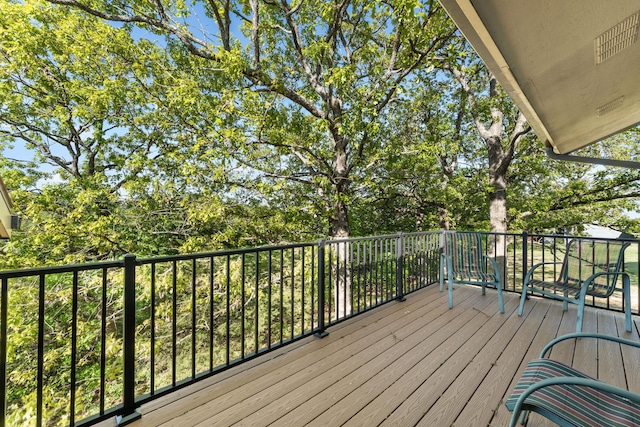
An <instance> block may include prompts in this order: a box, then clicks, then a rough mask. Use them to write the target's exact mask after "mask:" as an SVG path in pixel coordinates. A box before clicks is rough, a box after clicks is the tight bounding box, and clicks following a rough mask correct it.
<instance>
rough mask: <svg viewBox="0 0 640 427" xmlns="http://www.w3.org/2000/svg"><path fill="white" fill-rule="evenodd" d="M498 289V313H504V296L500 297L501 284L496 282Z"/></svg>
mask: <svg viewBox="0 0 640 427" xmlns="http://www.w3.org/2000/svg"><path fill="white" fill-rule="evenodd" d="M496 289H497V290H498V304H499V305H500V313H502V314H504V298H502V285H501V284H500V283H498V284H497V285H496Z"/></svg>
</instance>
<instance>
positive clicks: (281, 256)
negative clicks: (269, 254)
mask: <svg viewBox="0 0 640 427" xmlns="http://www.w3.org/2000/svg"><path fill="white" fill-rule="evenodd" d="M283 251H284V250H283V249H280V266H279V269H280V275H279V280H278V281H279V282H280V304H279V305H280V344H282V342H283V340H284V335H283V334H284V283H283V282H284V271H283V269H284V266H283V265H282V264H283V263H284V253H283Z"/></svg>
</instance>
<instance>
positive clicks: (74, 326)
mask: <svg viewBox="0 0 640 427" xmlns="http://www.w3.org/2000/svg"><path fill="white" fill-rule="evenodd" d="M71 289H72V291H71V292H72V293H73V295H72V296H71V381H70V383H71V384H70V388H69V394H70V396H69V407H70V409H69V425H74V424H75V422H76V419H75V413H76V357H77V352H78V272H77V271H74V272H73V279H72V285H71Z"/></svg>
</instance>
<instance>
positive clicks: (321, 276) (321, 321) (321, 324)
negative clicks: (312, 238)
mask: <svg viewBox="0 0 640 427" xmlns="http://www.w3.org/2000/svg"><path fill="white" fill-rule="evenodd" d="M324 250H325V240H324V239H320V240H318V331H317V332H316V334H315V335H316V336H317V337H318V338H324V337H326V336H327V335H329V333H328V332H327V331H326V330H325V329H326V326H325V318H324V285H325V283H324V282H325V273H324V265H325V259H324V253H325V252H324Z"/></svg>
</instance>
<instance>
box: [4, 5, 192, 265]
mask: <svg viewBox="0 0 640 427" xmlns="http://www.w3.org/2000/svg"><path fill="white" fill-rule="evenodd" d="M2 10H3V14H2V16H0V28H2V31H1V32H0V33H1V34H0V77H1V78H0V82H1V83H0V98H2V99H3V103H2V106H0V141H2V142H4V143H5V144H8V145H11V144H14V143H20V144H24V145H25V146H26V148H28V149H30V150H32V151H34V152H35V156H36V157H35V159H34V162H33V163H31V164H27V165H23V164H22V163H20V162H12V161H7V160H5V162H4V163H3V168H4V171H5V172H4V173H6V176H7V178H8V180H9V182H11V181H12V180H14V183H20V184H22V185H21V186H20V187H19V188H18V187H16V191H15V192H14V197H15V198H16V202H17V206H19V207H20V209H21V212H20V213H21V215H22V216H23V218H24V225H25V232H24V233H22V235H23V236H24V238H23V239H21V238H20V233H18V236H16V239H15V240H14V241H12V243H11V245H12V246H13V248H14V250H13V251H10V254H11V253H16V254H17V256H18V257H21V256H22V257H24V258H29V257H28V256H26V254H27V253H29V254H30V257H31V258H30V259H31V261H30V262H34V263H36V264H41V263H50V262H56V261H57V262H59V261H61V260H65V261H70V262H77V261H82V260H88V259H101V258H107V257H113V256H116V255H120V254H122V253H126V252H129V251H136V252H142V253H149V252H151V253H153V252H155V251H157V250H158V249H157V248H158V247H164V248H175V247H176V245H179V242H178V241H176V240H175V239H172V236H175V235H176V234H177V233H179V230H180V229H181V228H182V227H184V218H185V215H184V212H183V210H182V209H181V207H180V203H176V201H177V200H178V199H179V198H181V197H182V193H181V192H180V188H177V189H176V188H173V189H172V188H171V186H168V185H163V184H166V183H167V182H169V179H167V172H166V171H170V170H172V169H171V168H173V170H175V169H176V164H179V163H180V161H179V159H177V158H176V154H179V152H178V150H177V148H176V144H175V141H176V140H177V141H179V140H180V135H178V132H177V131H176V130H175V129H177V127H176V126H174V125H173V123H171V122H169V121H168V120H165V119H163V117H162V115H163V111H162V109H161V108H159V107H158V106H159V105H160V104H158V103H154V102H152V101H153V100H150V94H151V93H152V92H150V91H149V90H148V89H150V86H148V85H145V84H142V83H146V82H149V81H151V80H153V79H154V78H155V77H157V76H165V80H164V81H163V80H160V79H156V82H158V83H163V82H166V80H167V78H166V75H172V71H174V70H173V69H171V68H170V67H168V66H167V63H168V61H167V58H166V55H165V51H164V50H162V49H159V48H158V47H157V46H155V45H154V44H152V43H149V42H148V41H144V40H140V41H138V42H135V41H134V40H133V38H132V37H131V35H130V33H129V31H128V29H126V28H114V27H113V26H110V25H107V24H105V23H102V22H101V21H99V20H97V19H87V17H86V16H84V15H82V14H80V13H77V12H75V11H71V10H61V9H60V8H57V7H50V5H47V4H46V3H45V4H40V3H38V2H29V3H27V4H22V3H13V2H9V1H2ZM181 82H185V80H181ZM155 87H156V88H158V90H155V93H160V92H159V88H164V87H165V86H162V85H158V86H155ZM164 93H165V95H164V97H165V98H166V92H164ZM180 134H181V135H186V132H185V131H184V130H182V131H181V133H180ZM163 162H164V163H163ZM169 163H173V165H169ZM38 165H39V166H40V167H39V168H38V169H39V170H36V167H37V166H38ZM169 166H171V167H169ZM12 171H13V172H12ZM154 187H155V188H154ZM154 190H157V191H154ZM172 190H176V191H172ZM150 193H153V194H150ZM167 196H169V197H170V199H171V200H167V199H166V197H167ZM161 202H165V203H163V204H162V206H160V204H161ZM176 205H177V206H176ZM151 218H152V219H151ZM142 222H145V224H146V225H145V226H143V227H141V226H140V224H141V223H142ZM154 228H155V230H156V231H157V232H156V233H154V232H153V230H154ZM140 229H143V230H145V231H147V233H139V231H140ZM150 231H151V232H150ZM159 235H162V242H159V241H158V239H157V237H158V236H159ZM18 247H20V248H21V249H19V248H18ZM154 248H155V249H154ZM169 250H171V249H169ZM10 258H11V256H9V257H5V258H3V261H4V262H11V260H10ZM25 261H26V260H25V259H21V260H17V261H16V262H17V264H18V265H21V266H25V265H29V263H30V262H25Z"/></svg>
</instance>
